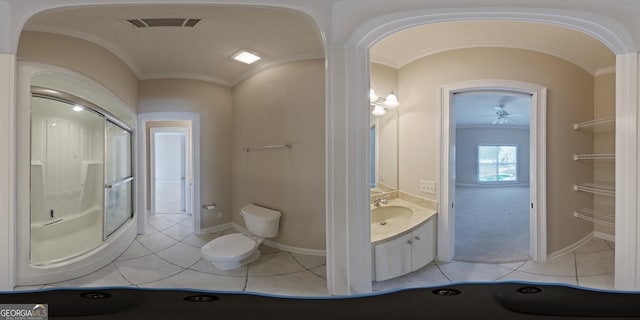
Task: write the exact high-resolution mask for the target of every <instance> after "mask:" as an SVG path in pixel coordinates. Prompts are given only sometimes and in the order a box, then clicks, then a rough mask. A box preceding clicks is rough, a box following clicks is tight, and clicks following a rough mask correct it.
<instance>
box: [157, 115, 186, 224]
mask: <svg viewBox="0 0 640 320" xmlns="http://www.w3.org/2000/svg"><path fill="white" fill-rule="evenodd" d="M157 133H175V134H184V136H185V149H184V157H185V163H184V165H185V168H184V170H185V176H186V177H185V178H193V168H192V167H191V165H190V163H188V162H187V161H188V159H189V158H190V156H189V149H190V148H189V145H190V144H191V141H190V140H191V136H190V134H189V128H187V127H155V128H150V129H149V161H148V163H149V174H150V176H149V179H150V181H151V182H150V183H149V195H150V203H149V210H150V212H152V213H155V212H156V208H155V203H156V202H155V200H156V199H155V198H156V190H155V183H154V180H155V167H156V161H155V160H156V157H155V146H156V141H155V139H156V138H155V137H156V134H157ZM191 156H193V155H191ZM185 183H187V186H186V187H185V194H184V197H185V200H186V201H187V203H186V206H185V207H186V208H185V210H186V211H185V213H191V214H193V211H194V210H195V208H194V207H193V192H190V191H189V189H191V185H193V181H192V180H190V179H186V181H185Z"/></svg>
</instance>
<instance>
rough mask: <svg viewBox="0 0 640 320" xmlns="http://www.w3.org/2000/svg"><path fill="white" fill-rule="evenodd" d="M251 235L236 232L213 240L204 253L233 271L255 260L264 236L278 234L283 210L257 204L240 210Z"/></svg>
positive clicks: (208, 258)
mask: <svg viewBox="0 0 640 320" xmlns="http://www.w3.org/2000/svg"><path fill="white" fill-rule="evenodd" d="M240 214H241V215H242V217H243V219H244V221H245V224H246V226H247V230H248V231H249V233H250V234H248V235H246V234H242V233H232V234H227V235H224V236H221V237H218V238H216V239H213V240H211V241H209V243H207V244H205V245H204V246H203V247H202V248H201V249H200V252H201V254H202V257H203V258H205V259H206V260H208V261H210V262H211V263H212V264H213V265H214V266H215V267H216V268H218V269H220V270H231V269H236V268H239V267H241V266H244V265H246V264H248V263H251V262H253V261H255V260H256V259H258V257H260V250H258V247H259V246H260V244H261V243H262V241H263V240H264V238H272V237H275V236H276V235H277V234H278V227H279V222H280V216H281V213H280V212H279V211H275V210H271V209H267V208H264V207H260V206H256V205H253V204H249V205H246V206H244V207H242V209H241V210H240Z"/></svg>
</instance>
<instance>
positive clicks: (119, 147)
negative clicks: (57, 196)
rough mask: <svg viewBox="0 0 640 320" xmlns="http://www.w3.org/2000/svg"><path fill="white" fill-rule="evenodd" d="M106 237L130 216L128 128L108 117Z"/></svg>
mask: <svg viewBox="0 0 640 320" xmlns="http://www.w3.org/2000/svg"><path fill="white" fill-rule="evenodd" d="M105 132H106V134H105V140H106V141H105V143H106V156H105V161H106V172H105V216H104V237H105V239H106V238H107V237H108V236H109V235H111V234H112V233H113V232H114V231H116V230H117V229H118V228H119V227H120V226H121V225H123V224H124V223H125V222H126V221H127V220H128V219H129V218H131V217H133V175H132V172H131V132H130V131H128V130H126V129H124V128H122V127H120V126H118V125H117V124H115V123H113V122H111V121H107V126H106V129H105Z"/></svg>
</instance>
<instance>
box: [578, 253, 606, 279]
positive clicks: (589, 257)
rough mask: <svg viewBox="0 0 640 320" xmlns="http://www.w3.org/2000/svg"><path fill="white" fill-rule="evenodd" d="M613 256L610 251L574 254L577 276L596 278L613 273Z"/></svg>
mask: <svg viewBox="0 0 640 320" xmlns="http://www.w3.org/2000/svg"><path fill="white" fill-rule="evenodd" d="M614 260H615V255H614V252H613V251H612V250H609V251H602V252H595V253H576V262H577V268H578V276H596V275H601V274H611V273H613V272H614Z"/></svg>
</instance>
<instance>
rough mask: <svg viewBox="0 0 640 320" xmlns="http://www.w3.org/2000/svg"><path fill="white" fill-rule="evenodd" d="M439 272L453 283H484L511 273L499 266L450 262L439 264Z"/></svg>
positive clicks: (510, 270) (509, 270)
mask: <svg viewBox="0 0 640 320" xmlns="http://www.w3.org/2000/svg"><path fill="white" fill-rule="evenodd" d="M439 267H440V270H442V272H443V273H444V275H445V276H446V277H447V278H449V279H451V281H453V282H486V281H495V280H496V279H498V278H500V277H502V276H504V275H506V274H508V273H510V272H512V271H513V270H512V269H509V268H507V267H503V266H501V265H499V264H481V263H468V262H458V261H454V262H450V263H447V264H439Z"/></svg>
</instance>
